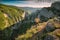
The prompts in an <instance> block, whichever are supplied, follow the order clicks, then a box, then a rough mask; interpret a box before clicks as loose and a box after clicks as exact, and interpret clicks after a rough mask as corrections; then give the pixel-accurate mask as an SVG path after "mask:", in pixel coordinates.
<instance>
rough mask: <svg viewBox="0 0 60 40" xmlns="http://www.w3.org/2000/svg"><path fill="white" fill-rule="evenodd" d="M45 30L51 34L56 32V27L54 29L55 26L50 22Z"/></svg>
mask: <svg viewBox="0 0 60 40" xmlns="http://www.w3.org/2000/svg"><path fill="white" fill-rule="evenodd" d="M44 30H45V31H46V32H51V31H54V30H55V27H54V25H53V24H52V23H51V22H48V23H47V25H46V27H45V29H44Z"/></svg>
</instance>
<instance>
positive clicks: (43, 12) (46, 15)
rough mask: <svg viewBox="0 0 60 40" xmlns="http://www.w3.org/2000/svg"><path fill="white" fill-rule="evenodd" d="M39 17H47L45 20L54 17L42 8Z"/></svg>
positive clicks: (49, 11) (50, 12)
mask: <svg viewBox="0 0 60 40" xmlns="http://www.w3.org/2000/svg"><path fill="white" fill-rule="evenodd" d="M40 15H43V16H44V17H47V18H51V17H53V16H54V14H53V12H52V11H51V10H48V9H46V8H42V10H40Z"/></svg>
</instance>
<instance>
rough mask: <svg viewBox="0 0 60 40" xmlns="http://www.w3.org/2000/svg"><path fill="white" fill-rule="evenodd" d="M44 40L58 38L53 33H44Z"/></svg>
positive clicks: (56, 39) (55, 39)
mask: <svg viewBox="0 0 60 40" xmlns="http://www.w3.org/2000/svg"><path fill="white" fill-rule="evenodd" d="M44 40H59V38H58V37H57V36H55V35H46V37H44Z"/></svg>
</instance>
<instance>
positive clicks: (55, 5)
mask: <svg viewBox="0 0 60 40" xmlns="http://www.w3.org/2000/svg"><path fill="white" fill-rule="evenodd" d="M51 7H53V8H55V9H57V10H60V2H54V3H52V5H51Z"/></svg>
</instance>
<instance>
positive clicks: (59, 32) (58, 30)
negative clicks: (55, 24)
mask: <svg viewBox="0 0 60 40" xmlns="http://www.w3.org/2000/svg"><path fill="white" fill-rule="evenodd" d="M53 35H56V36H59V37H60V29H56V30H55V31H53Z"/></svg>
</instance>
